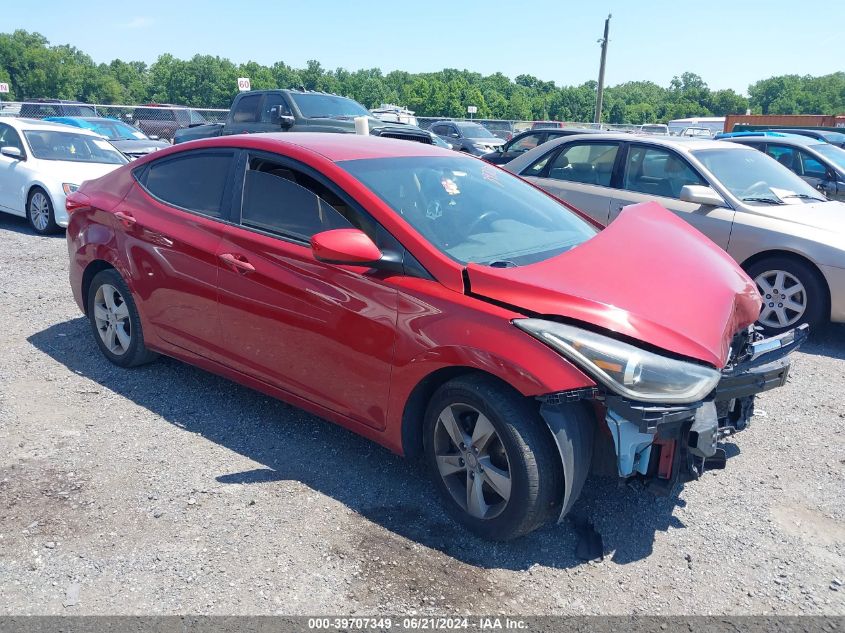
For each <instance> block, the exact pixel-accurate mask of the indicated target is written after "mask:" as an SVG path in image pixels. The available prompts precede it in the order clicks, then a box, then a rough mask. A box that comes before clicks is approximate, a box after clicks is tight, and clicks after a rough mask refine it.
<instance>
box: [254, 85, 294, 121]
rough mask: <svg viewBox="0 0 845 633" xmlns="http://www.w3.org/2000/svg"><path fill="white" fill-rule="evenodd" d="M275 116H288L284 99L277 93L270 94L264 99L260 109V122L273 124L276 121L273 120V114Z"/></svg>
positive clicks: (288, 110) (287, 108)
mask: <svg viewBox="0 0 845 633" xmlns="http://www.w3.org/2000/svg"><path fill="white" fill-rule="evenodd" d="M274 112H275V113H276V116H277V117H278V116H290V108H289V107H288V103H287V101H285V98H284V97H283V96H282V95H280V94H279V93H277V92H271V93H269V94H268V95H267V96H265V97H264V107H262V109H261V122H262V123H274V122H275V121H276V120H277V119H274V118H273V113H274Z"/></svg>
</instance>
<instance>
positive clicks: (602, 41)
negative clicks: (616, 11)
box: [594, 13, 613, 123]
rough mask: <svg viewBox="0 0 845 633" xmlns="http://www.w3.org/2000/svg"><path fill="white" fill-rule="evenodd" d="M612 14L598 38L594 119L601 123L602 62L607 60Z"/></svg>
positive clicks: (602, 93)
mask: <svg viewBox="0 0 845 633" xmlns="http://www.w3.org/2000/svg"><path fill="white" fill-rule="evenodd" d="M612 17H613V14H611V13H609V14H608V15H607V19H606V20H605V21H604V37H603V38H602V39H600V40H598V42H599V44H601V64H600V65H599V87H598V90H597V91H596V116H595V119H594V121H595V122H596V123H601V102H602V97H603V96H604V64H605V62H606V61H607V40H608V37H607V35H608V32H609V31H610V18H612Z"/></svg>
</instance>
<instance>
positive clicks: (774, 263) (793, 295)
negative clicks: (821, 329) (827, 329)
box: [747, 257, 828, 334]
mask: <svg viewBox="0 0 845 633" xmlns="http://www.w3.org/2000/svg"><path fill="white" fill-rule="evenodd" d="M747 272H748V275H749V276H750V277H751V278H752V279H753V280H754V282H755V283H756V284H757V289H758V290H759V291H760V295H761V296H762V298H763V309H762V310H761V311H760V317H759V318H758V319H757V323H758V325H761V326H763V328H764V329H765V331H766V333H767V334H780V333H782V332H786V331H787V330H791V329H792V328H794V327H797V326H799V325H801V324H802V323H809V324H810V328H811V329H815V328H816V327H818V326H820V325H822V324H823V323H824V322H825V321H826V314H825V312H826V310H827V301H828V298H827V287H826V286H825V284H824V281H823V280H822V279H820V278H819V274H818V273H817V272H816V271H815V270H814V269H813V268H812V267H811V266H810V265H809V264H807V263H805V262H803V261H801V260H799V259H791V258H787V257H772V258H766V259H761V260H759V261H757V262H754V263H753V264H752V265H751V266H749V267H748V270H747Z"/></svg>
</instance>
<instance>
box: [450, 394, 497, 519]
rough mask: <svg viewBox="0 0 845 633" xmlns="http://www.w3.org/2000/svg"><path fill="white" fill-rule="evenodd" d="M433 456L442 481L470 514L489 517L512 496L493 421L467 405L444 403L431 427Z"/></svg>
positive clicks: (479, 517)
mask: <svg viewBox="0 0 845 633" xmlns="http://www.w3.org/2000/svg"><path fill="white" fill-rule="evenodd" d="M434 455H435V459H436V461H437V469H438V471H439V472H440V476H441V478H442V479H443V483H444V484H445V485H446V488H447V489H448V490H449V493H450V494H451V495H452V498H453V499H454V500H455V502H456V503H457V504H458V505H459V506H460V507H461V508H463V509H464V510H465V511H466V512H467V513H468V514H469V515H470V516H472V517H475V518H477V519H492V518H494V517H496V516H498V515H499V514H501V513H502V512H503V511H504V509H505V507H506V506H507V504H508V501H509V499H510V496H511V469H510V463H509V461H508V456H507V452H506V451H505V447H504V445H503V444H502V441H501V438H499V435H498V433H497V432H496V429H495V427H494V426H493V423H492V422H491V421H490V420H489V418H487V416H485V415H484V414H483V413H482V412H481V411H479V410H478V409H476V408H475V407H473V406H471V405H468V404H461V403H455V404H450V405H449V406H447V407H446V408H445V409H443V411H442V412H441V413H440V415H439V416H438V418H437V423H436V424H435V427H434Z"/></svg>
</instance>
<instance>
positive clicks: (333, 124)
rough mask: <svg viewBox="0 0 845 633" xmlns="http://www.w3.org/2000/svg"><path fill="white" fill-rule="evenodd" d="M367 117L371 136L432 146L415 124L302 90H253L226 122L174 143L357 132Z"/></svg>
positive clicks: (186, 133) (180, 134) (189, 131)
mask: <svg viewBox="0 0 845 633" xmlns="http://www.w3.org/2000/svg"><path fill="white" fill-rule="evenodd" d="M359 116H366V117H367V118H368V122H369V128H370V134H371V135H373V136H385V137H389V138H399V139H404V140H408V141H417V142H419V143H428V144H431V143H433V142H434V141H433V140H432V137H431V134H430V133H428V132H426V131H425V130H422V129H420V128H418V127H416V126H413V125H405V124H401V123H386V122H384V121H380V120H379V119H377V118H375V117H374V116H372V115H371V114H370V112H369V111H367V109H366V108H365V107H364V106H362V105H361V104H360V103H358V102H357V101H353V100H352V99H348V98H346V97H341V96H338V95H333V94H328V93H325V92H312V91H308V90H306V91H302V90H253V91H250V92H242V93H240V94H238V96H236V97H235V100H234V102H233V103H232V109H231V110H229V115H228V116H227V117H226V122H225V123H216V124H210V125H200V126H193V127H189V128H185V129H181V130H176V133H175V135H174V138H173V142H174V143H184V142H186V141H194V140H197V139H201V138H209V137H212V136H225V135H228V134H256V133H261V132H334V133H340V134H354V133H355V118H356V117H359Z"/></svg>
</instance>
